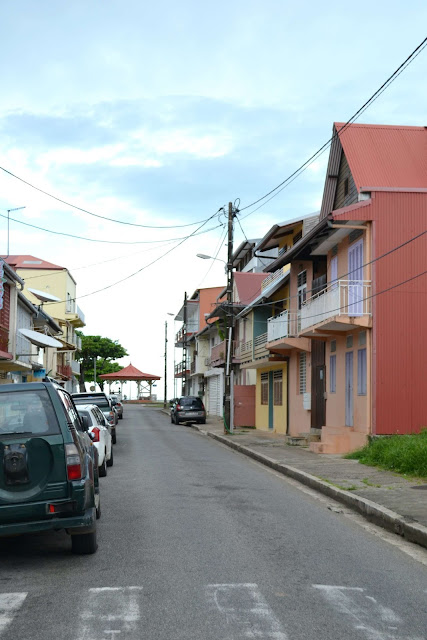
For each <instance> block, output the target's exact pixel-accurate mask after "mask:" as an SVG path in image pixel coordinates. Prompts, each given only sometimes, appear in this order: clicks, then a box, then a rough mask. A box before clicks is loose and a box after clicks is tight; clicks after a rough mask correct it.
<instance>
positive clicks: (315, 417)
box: [311, 340, 326, 429]
mask: <svg viewBox="0 0 427 640" xmlns="http://www.w3.org/2000/svg"><path fill="white" fill-rule="evenodd" d="M325 378H326V368H325V342H324V341H323V340H313V341H312V344H311V428H312V429H321V428H322V427H323V426H324V425H325V422H326V400H325V390H326V387H325Z"/></svg>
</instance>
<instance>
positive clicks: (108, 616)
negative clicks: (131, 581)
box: [78, 587, 142, 640]
mask: <svg viewBox="0 0 427 640" xmlns="http://www.w3.org/2000/svg"><path fill="white" fill-rule="evenodd" d="M141 591H142V587H98V588H94V589H89V593H88V596H87V599H86V606H85V608H84V610H83V612H82V614H81V616H80V629H79V635H78V639H79V640H107V639H109V638H110V639H111V640H117V638H118V636H119V635H120V637H121V638H123V639H125V638H130V637H132V635H133V632H134V631H136V630H137V623H138V621H139V619H140V613H139V602H138V596H139V594H140V592H141Z"/></svg>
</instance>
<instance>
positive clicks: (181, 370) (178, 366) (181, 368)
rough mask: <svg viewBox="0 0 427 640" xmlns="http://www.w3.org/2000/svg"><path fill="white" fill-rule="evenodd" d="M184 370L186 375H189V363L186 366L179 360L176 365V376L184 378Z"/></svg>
mask: <svg viewBox="0 0 427 640" xmlns="http://www.w3.org/2000/svg"><path fill="white" fill-rule="evenodd" d="M184 371H185V375H188V374H189V373H190V367H189V365H188V364H187V365H186V368H185V367H184V365H183V363H182V362H178V364H176V365H175V378H182V377H183V375H184Z"/></svg>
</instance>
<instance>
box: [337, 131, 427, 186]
mask: <svg viewBox="0 0 427 640" xmlns="http://www.w3.org/2000/svg"><path fill="white" fill-rule="evenodd" d="M344 124H345V123H340V122H336V123H335V127H336V128H337V130H338V131H339V129H340V128H341V127H343V126H344ZM338 135H339V139H340V141H341V144H342V146H343V149H344V153H345V155H346V158H347V161H348V164H349V166H350V170H351V173H352V175H353V178H354V181H355V183H356V187H357V189H358V191H360V189H361V187H396V188H397V187H414V188H423V187H427V128H425V127H404V126H391V125H376V124H351V125H350V126H348V127H346V128H345V129H344V131H342V132H341V133H338Z"/></svg>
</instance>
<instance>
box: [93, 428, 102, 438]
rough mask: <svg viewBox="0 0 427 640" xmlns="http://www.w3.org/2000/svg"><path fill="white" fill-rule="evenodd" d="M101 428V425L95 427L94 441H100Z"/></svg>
mask: <svg viewBox="0 0 427 640" xmlns="http://www.w3.org/2000/svg"><path fill="white" fill-rule="evenodd" d="M100 431H101V429H100V428H99V427H93V429H92V433H93V435H94V438H93V442H99V433H100Z"/></svg>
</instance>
